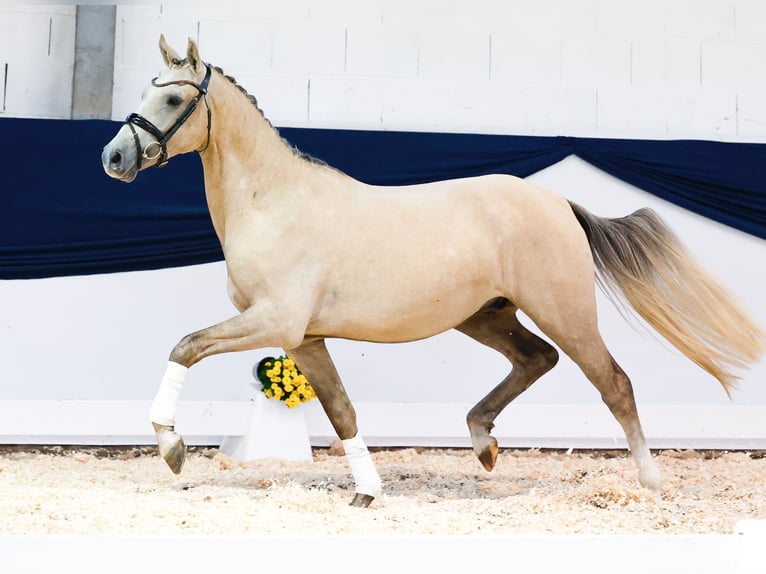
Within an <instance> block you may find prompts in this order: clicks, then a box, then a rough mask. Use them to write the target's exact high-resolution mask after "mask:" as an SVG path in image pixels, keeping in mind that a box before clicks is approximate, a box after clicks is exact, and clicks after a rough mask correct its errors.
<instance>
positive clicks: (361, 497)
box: [349, 492, 375, 508]
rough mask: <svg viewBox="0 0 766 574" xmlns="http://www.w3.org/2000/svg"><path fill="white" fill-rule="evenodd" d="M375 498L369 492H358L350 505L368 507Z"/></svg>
mask: <svg viewBox="0 0 766 574" xmlns="http://www.w3.org/2000/svg"><path fill="white" fill-rule="evenodd" d="M373 500H375V497H373V496H370V495H369V494H359V493H358V492H357V493H356V494H355V495H354V500H352V501H351V504H349V506H356V507H358V508H367V507H368V506H370V502H372V501H373Z"/></svg>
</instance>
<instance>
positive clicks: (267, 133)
mask: <svg viewBox="0 0 766 574" xmlns="http://www.w3.org/2000/svg"><path fill="white" fill-rule="evenodd" d="M218 80H219V82H220V83H221V85H222V86H224V89H221V90H220V91H219V92H218V93H217V94H216V95H215V96H213V94H212V93H211V95H210V96H209V98H210V107H211V110H212V112H211V113H212V116H211V117H212V121H211V132H210V143H209V145H208V147H207V149H206V150H205V151H204V152H202V154H201V157H202V165H203V169H204V174H205V194H206V196H207V203H208V209H209V210H210V216H211V219H212V220H213V225H214V227H215V230H216V233H217V234H218V238H219V239H220V240H221V241H222V242H223V240H224V237H225V228H226V219H227V217H228V216H230V215H231V214H232V213H236V212H241V211H243V210H246V209H248V208H251V207H252V204H253V201H254V199H255V197H256V196H260V199H263V197H264V196H265V195H266V194H268V193H270V192H271V191H273V190H276V189H277V188H279V187H286V185H280V184H286V183H287V181H288V180H289V179H290V178H295V177H297V176H298V175H299V174H301V173H303V171H304V168H305V166H303V165H302V164H305V162H304V161H302V160H301V159H300V158H298V157H297V156H296V155H295V154H294V153H293V151H292V150H291V149H290V148H289V147H288V146H287V144H286V143H285V142H284V141H283V140H282V138H281V137H280V136H279V134H278V133H277V132H276V130H275V129H274V128H273V127H272V126H271V124H269V122H268V121H267V120H266V118H264V117H263V114H261V112H260V111H259V110H258V109H257V108H256V107H255V106H254V105H253V104H252V103H251V102H250V101H249V100H248V99H247V98H246V97H244V96H243V95H242V94H241V93H239V90H238V88H236V87H235V86H233V85H232V84H230V83H229V82H228V80H226V79H225V78H222V77H219V78H218Z"/></svg>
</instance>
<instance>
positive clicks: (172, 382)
mask: <svg viewBox="0 0 766 574" xmlns="http://www.w3.org/2000/svg"><path fill="white" fill-rule="evenodd" d="M188 370H189V369H188V368H187V367H184V366H183V365H179V364H178V363H174V362H173V361H168V368H167V369H166V370H165V376H164V377H162V382H161V383H160V388H159V390H158V391H157V395H156V396H155V397H154V402H153V403H152V410H151V412H150V414H149V418H150V419H151V421H152V422H153V423H157V424H160V425H167V426H173V425H175V424H176V407H177V406H178V396H179V395H180V394H181V387H183V385H184V380H186V373H187V372H188Z"/></svg>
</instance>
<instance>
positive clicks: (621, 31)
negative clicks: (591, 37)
mask: <svg viewBox="0 0 766 574" xmlns="http://www.w3.org/2000/svg"><path fill="white" fill-rule="evenodd" d="M666 4H667V2H666V1H665V0H642V1H641V2H600V3H598V4H597V5H596V6H595V7H594V8H595V16H596V33H597V34H598V35H603V36H611V37H616V38H630V39H637V38H662V37H663V36H664V33H665V5H666ZM591 9H593V8H591Z"/></svg>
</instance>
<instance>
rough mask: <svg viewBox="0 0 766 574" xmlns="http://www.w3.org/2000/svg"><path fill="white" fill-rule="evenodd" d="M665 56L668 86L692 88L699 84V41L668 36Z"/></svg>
mask: <svg viewBox="0 0 766 574" xmlns="http://www.w3.org/2000/svg"><path fill="white" fill-rule="evenodd" d="M666 57H667V60H666V80H667V85H668V86H670V87H673V88H692V87H698V86H699V85H700V43H699V42H698V41H697V40H685V39H682V38H669V39H668V41H667V44H666Z"/></svg>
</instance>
